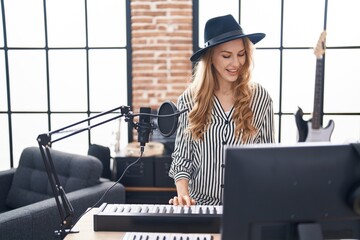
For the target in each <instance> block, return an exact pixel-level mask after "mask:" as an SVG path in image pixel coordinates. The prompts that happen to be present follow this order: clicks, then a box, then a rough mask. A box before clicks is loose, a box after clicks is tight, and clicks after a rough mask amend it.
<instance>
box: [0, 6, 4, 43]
mask: <svg viewBox="0 0 360 240" xmlns="http://www.w3.org/2000/svg"><path fill="white" fill-rule="evenodd" d="M2 19H3V15H2V7H1V4H0V47H4V28H3V20H2Z"/></svg>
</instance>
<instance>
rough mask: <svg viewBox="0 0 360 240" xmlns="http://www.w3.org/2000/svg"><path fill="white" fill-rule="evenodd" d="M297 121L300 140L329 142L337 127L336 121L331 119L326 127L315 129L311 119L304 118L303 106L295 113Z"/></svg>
mask: <svg viewBox="0 0 360 240" xmlns="http://www.w3.org/2000/svg"><path fill="white" fill-rule="evenodd" d="M295 121H296V126H297V128H298V142H324V141H325V142H328V141H330V138H331V134H332V132H333V131H334V127H335V123H334V121H333V120H330V121H329V123H328V125H327V126H326V127H325V128H322V127H320V128H318V129H314V128H313V125H312V122H311V119H310V120H308V121H305V120H304V119H303V111H302V109H301V108H299V109H298V111H297V112H296V114H295Z"/></svg>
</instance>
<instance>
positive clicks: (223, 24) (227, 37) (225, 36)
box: [190, 14, 265, 62]
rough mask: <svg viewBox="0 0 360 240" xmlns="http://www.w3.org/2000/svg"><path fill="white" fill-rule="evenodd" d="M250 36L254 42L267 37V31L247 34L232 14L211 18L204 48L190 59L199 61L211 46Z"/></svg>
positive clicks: (206, 30) (206, 29)
mask: <svg viewBox="0 0 360 240" xmlns="http://www.w3.org/2000/svg"><path fill="white" fill-rule="evenodd" d="M245 37H247V38H249V39H250V41H251V42H252V43H253V44H256V43H258V42H259V41H260V40H261V39H263V38H264V37H265V33H252V34H245V33H244V31H243V29H242V28H241V26H240V25H239V23H237V22H236V20H235V18H234V17H233V16H232V15H230V14H229V15H225V16H220V17H215V18H211V19H209V20H208V21H207V22H206V24H205V30H204V41H205V44H204V48H201V49H200V50H198V51H196V52H195V53H194V54H193V55H192V56H191V57H190V61H192V62H198V61H199V60H200V58H201V55H202V54H203V53H204V52H205V51H206V50H207V49H209V48H211V47H214V46H216V45H219V44H221V43H225V42H228V41H231V40H234V39H238V38H245Z"/></svg>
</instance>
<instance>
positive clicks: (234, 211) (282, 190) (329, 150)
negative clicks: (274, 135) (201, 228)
mask: <svg viewBox="0 0 360 240" xmlns="http://www.w3.org/2000/svg"><path fill="white" fill-rule="evenodd" d="M359 145H360V144H359V143H354V144H339V145H335V144H330V143H298V144H295V145H280V144H264V145H252V146H241V147H228V148H227V149H226V150H225V187H224V206H223V220H222V223H223V224H222V227H221V234H222V240H235V239H246V240H250V239H251V240H270V239H271V240H273V239H274V240H275V239H276V240H283V239H284V240H285V239H304V238H302V237H303V236H305V235H306V234H312V235H311V236H312V238H310V239H317V238H318V239H322V237H324V238H331V237H334V238H360V216H359V215H358V212H360V211H359V210H356V209H355V210H354V204H355V205H356V204H358V205H359V206H360V203H359V202H360V193H359V192H360V190H359V189H360V155H359V154H360V153H359V151H360V150H359V149H360V146H359ZM356 149H358V150H356ZM355 208H356V206H355ZM359 208H360V207H359Z"/></svg>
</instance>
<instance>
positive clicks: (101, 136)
mask: <svg viewBox="0 0 360 240" xmlns="http://www.w3.org/2000/svg"><path fill="white" fill-rule="evenodd" d="M119 115H120V114H108V115H107V116H106V117H103V118H99V120H98V121H92V122H91V124H96V123H98V122H99V121H104V120H106V119H109V118H112V117H116V116H119ZM92 116H94V115H92ZM127 125H128V123H126V122H125V120H124V118H123V117H122V118H119V119H115V120H113V121H110V122H108V123H105V124H103V125H101V126H98V127H96V128H93V129H91V143H93V144H99V145H103V146H107V147H109V148H110V149H111V152H112V154H115V152H118V151H119V150H120V149H123V148H124V147H125V146H126V144H127V135H128V132H127ZM116 144H119V147H117V146H116Z"/></svg>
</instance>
